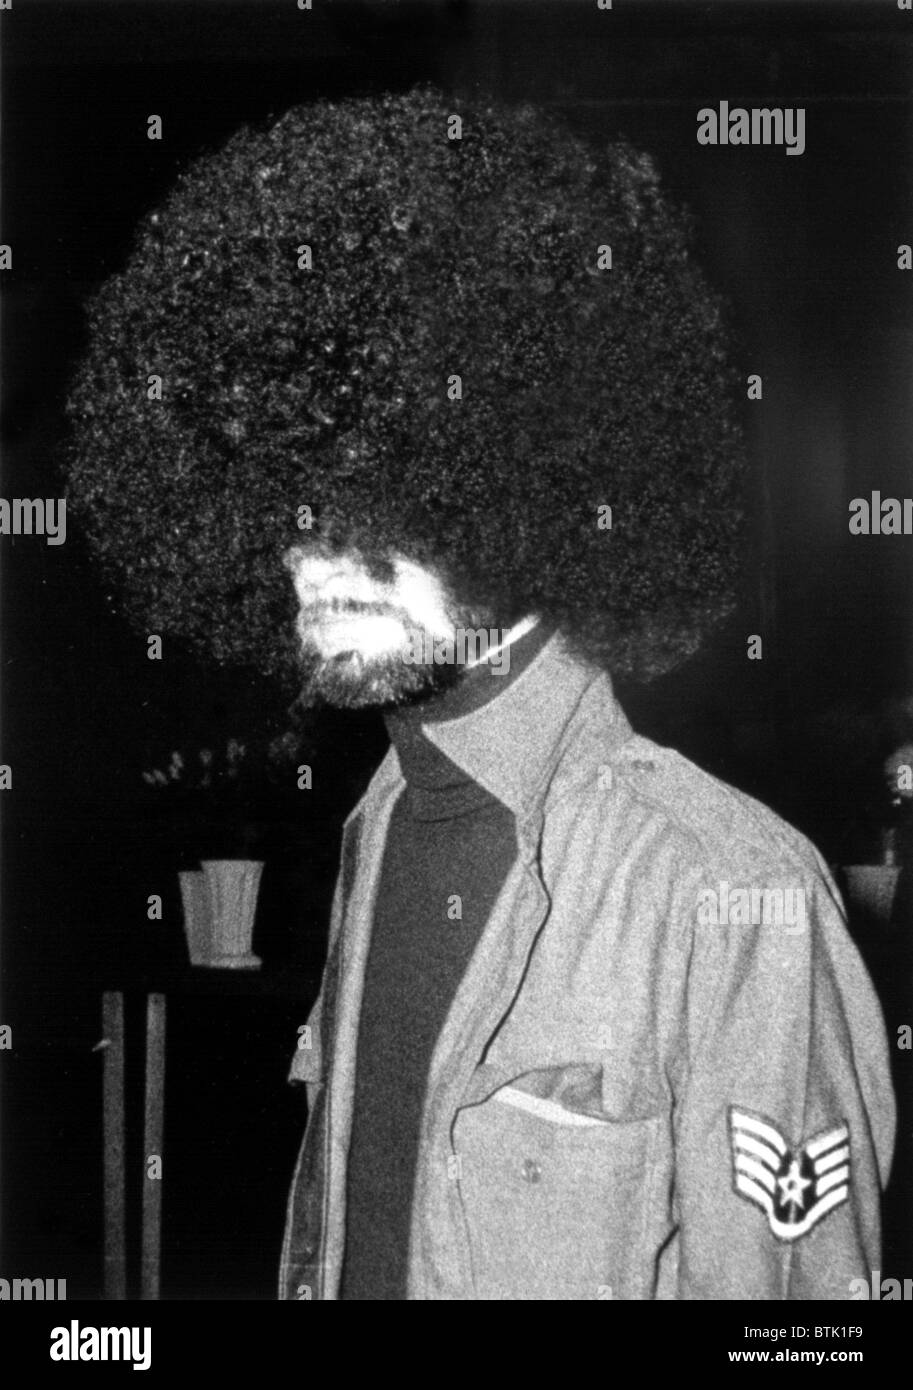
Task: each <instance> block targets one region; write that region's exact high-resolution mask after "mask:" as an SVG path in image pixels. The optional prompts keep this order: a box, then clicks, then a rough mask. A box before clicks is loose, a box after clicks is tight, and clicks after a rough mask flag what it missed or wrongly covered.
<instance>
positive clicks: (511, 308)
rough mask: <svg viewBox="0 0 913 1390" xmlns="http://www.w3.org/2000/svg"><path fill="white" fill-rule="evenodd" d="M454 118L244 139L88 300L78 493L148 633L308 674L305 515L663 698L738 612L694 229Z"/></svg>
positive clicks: (153, 223)
mask: <svg viewBox="0 0 913 1390" xmlns="http://www.w3.org/2000/svg"><path fill="white" fill-rule="evenodd" d="M454 114H457V113H456V112H455V111H454V106H453V104H451V103H448V101H447V100H446V99H445V98H444V97H443V96H442V95H441V94H440V93H438V92H436V91H435V90H433V89H429V88H426V87H423V88H420V89H417V90H414V91H411V92H408V93H404V94H392V95H391V94H387V95H382V96H370V97H359V98H351V99H347V100H340V101H334V102H331V101H316V102H314V103H313V104H310V105H306V106H300V107H296V108H294V109H292V110H290V111H288V112H287V113H286V114H285V115H284V116H282V118H281V119H279V120H278V121H276V122H275V123H274V124H272V125H271V126H270V127H269V128H268V129H243V130H241V131H240V132H238V133H237V134H235V135H234V136H233V137H232V138H231V139H230V140H229V141H228V143H227V144H226V145H225V146H224V148H222V149H221V150H220V151H218V152H217V153H214V154H210V155H207V156H205V157H202V158H198V159H197V160H195V161H194V162H193V163H192V164H191V165H190V166H189V167H188V168H187V170H186V171H185V172H184V173H183V175H182V176H181V177H180V179H179V181H178V182H177V185H176V186H175V188H174V189H173V191H172V192H171V194H170V195H169V196H168V198H167V199H166V201H165V202H164V203H163V205H162V206H161V207H160V208H159V209H157V210H155V211H152V212H151V213H149V214H148V215H147V216H146V217H145V218H144V220H143V221H142V223H141V224H140V226H139V228H138V231H137V234H136V239H135V242H134V245H133V248H132V251H131V254H130V256H129V259H128V261H127V264H126V267H125V268H124V269H123V270H122V271H121V272H120V273H118V274H116V275H114V276H113V277H112V278H111V279H110V280H109V281H108V282H107V283H106V284H105V285H104V286H103V287H102V288H101V289H100V290H99V291H98V292H97V294H96V295H95V297H94V299H93V301H92V303H91V306H90V310H89V327H90V336H89V346H88V349H87V352H86V354H85V356H84V358H83V360H82V361H81V362H80V364H79V366H78V367H77V369H76V371H75V374H74V378H73V381H72V383H71V389H70V392H69V397H68V403H67V410H68V413H69V416H70V419H71V422H72V431H71V442H70V446H69V449H68V455H67V461H66V468H67V473H68V497H69V499H70V502H71V504H72V507H73V510H74V512H76V513H77V514H78V515H79V516H80V517H81V519H82V523H83V526H84V528H85V530H86V532H87V534H88V537H89V540H90V543H91V546H92V548H93V550H94V552H95V553H96V554H97V556H98V557H99V558H100V560H101V562H102V563H103V565H104V567H105V570H106V572H107V574H108V575H109V577H111V578H113V579H114V580H116V581H117V583H118V585H119V588H120V592H121V593H122V594H123V602H124V607H125V610H126V611H127V613H128V614H129V615H130V616H131V617H132V618H133V620H134V621H135V622H136V623H137V624H138V625H140V626H141V627H142V629H143V630H144V631H146V632H153V631H154V632H171V633H173V634H174V635H177V636H180V637H182V638H184V639H185V640H186V641H188V642H189V643H190V644H191V645H192V646H194V647H196V648H197V649H199V650H202V651H205V652H207V653H209V655H210V656H215V658H216V659H217V660H218V661H219V662H221V663H235V662H237V663H248V664H254V665H258V666H259V667H260V668H261V669H263V670H264V671H267V672H269V673H271V674H277V673H282V672H288V671H291V670H292V669H294V668H295V667H296V665H297V656H296V642H295V637H294V627H293V617H294V611H295V604H294V598H293V593H292V588H291V584H290V583H289V578H288V574H287V572H286V570H285V568H284V567H283V565H282V563H281V557H282V555H283V553H284V552H285V551H286V550H287V549H288V548H289V546H290V545H291V544H293V543H294V542H295V541H296V540H298V541H300V540H301V539H302V531H301V530H300V529H299V508H300V507H302V506H304V505H307V506H309V507H310V508H312V512H313V516H314V518H315V521H316V529H318V530H319V531H320V533H321V534H322V535H323V536H325V537H328V538H330V540H331V541H332V542H337V541H338V542H339V543H340V544H343V543H344V544H351V545H353V546H357V547H358V548H359V549H360V550H361V552H362V553H363V554H364V555H366V556H368V557H372V556H374V557H380V556H382V555H384V554H386V553H388V552H389V551H390V550H392V549H395V550H399V551H400V552H402V553H405V554H406V555H408V556H409V557H410V558H411V559H413V560H416V561H417V562H419V563H423V564H431V565H433V566H434V567H435V568H436V569H437V571H438V572H439V573H441V574H442V575H443V576H444V577H445V578H446V579H447V580H448V581H449V582H450V583H451V584H452V585H453V586H454V587H455V590H456V591H457V592H458V593H459V595H460V598H461V600H463V601H464V602H465V603H466V604H467V605H475V606H477V607H478V608H479V609H480V610H481V609H483V608H484V609H486V610H487V611H489V612H497V613H499V614H500V615H502V621H507V620H509V619H512V618H513V617H514V616H516V615H518V614H520V613H522V612H527V611H533V610H534V611H538V612H539V613H541V614H544V615H546V616H547V617H548V618H549V619H550V620H552V621H554V622H555V623H556V624H558V625H559V626H560V627H561V628H562V630H563V631H564V632H565V634H566V635H567V636H568V638H569V639H570V640H571V642H572V643H574V644H575V645H576V646H577V647H578V649H579V650H580V651H581V652H582V653H584V654H585V655H586V656H587V657H588V658H590V659H591V660H593V661H595V662H597V663H598V664H600V665H607V666H609V667H611V668H613V669H617V670H619V671H621V672H624V673H627V674H634V675H636V676H638V677H641V678H650V677H652V676H654V675H657V674H659V673H661V672H664V671H667V670H670V669H671V668H672V667H674V666H675V665H676V664H677V663H679V662H680V661H681V660H682V659H683V658H684V657H686V656H687V655H689V654H690V653H692V652H693V651H695V650H696V648H697V647H698V645H699V643H700V641H701V637H702V635H703V634H704V632H705V631H706V630H707V628H708V627H709V626H710V625H712V624H713V623H714V622H716V621H718V620H719V619H720V617H721V616H722V615H724V614H725V613H726V612H727V611H729V609H730V607H731V604H732V598H731V593H732V589H733V579H734V575H735V572H736V561H737V556H738V553H739V549H740V517H741V512H742V502H741V497H742V481H741V480H742V473H743V467H744V446H743V440H742V436H741V431H740V427H739V423H738V419H737V413H736V409H735V383H734V379H733V375H732V370H731V368H730V366H729V365H728V355H727V345H726V341H725V333H724V331H723V321H722V314H721V304H720V301H719V299H718V297H717V296H716V295H715V294H714V292H712V290H711V289H710V288H709V286H708V284H707V282H706V281H705V279H704V277H703V275H702V274H701V272H700V271H699V269H698V268H697V266H696V265H695V264H694V262H693V260H692V259H691V255H690V250H689V247H690V224H689V219H688V216H687V215H686V213H684V212H683V211H682V210H680V209H678V208H677V207H675V206H673V205H672V204H671V203H670V201H669V200H668V198H667V197H666V196H665V194H664V193H663V191H662V190H661V188H660V186H659V181H658V177H657V173H656V170H655V168H654V165H653V163H652V162H651V160H650V158H649V157H648V156H646V155H645V154H642V153H639V152H637V151H635V150H634V149H632V148H631V147H630V145H628V144H627V143H626V142H624V141H622V142H615V143H612V144H610V145H609V146H608V147H607V148H605V149H602V150H597V149H596V148H591V147H590V144H589V142H587V141H584V140H583V139H581V138H580V137H578V136H576V135H575V134H572V133H571V132H570V131H569V130H568V129H566V128H565V127H564V126H563V125H562V124H561V123H560V122H559V121H557V120H556V119H555V118H554V117H553V116H552V115H550V114H545V113H542V112H537V111H534V110H532V109H529V108H526V107H523V108H519V109H511V108H504V107H502V106H500V105H498V104H496V103H486V102H481V103H480V104H478V105H477V106H475V107H474V108H466V107H462V108H460V110H459V113H458V114H459V115H460V118H461V121H462V132H461V138H458V139H457V138H450V137H451V136H452V135H453V134H454V133H455V128H454V126H453V124H451V125H450V126H449V127H448V120H449V118H451V117H452V115H454ZM303 247H308V248H310V251H309V253H308V252H307V251H305V250H303V249H302V248H303ZM606 247H610V248H611V253H610V259H611V268H608V262H609V255H608V254H607V252H606V251H605V249H602V250H600V248H606ZM309 257H310V268H308V260H309ZM600 267H602V268H600ZM151 376H159V377H161V379H162V399H161V400H158V399H154V397H155V394H156V393H155V391H154V389H153V390H150V388H149V386H148V380H149V378H150V377H151ZM454 376H459V377H460V379H461V384H462V398H461V399H452V398H451V397H453V396H454V395H455V392H454V391H453V390H452V389H448V387H449V386H450V387H452V386H453V382H452V378H453V377H454ZM150 396H151V397H153V398H151V399H150ZM606 505H607V506H609V507H611V509H612V511H611V522H612V524H611V529H602V528H600V526H599V525H598V519H599V511H598V509H599V507H600V506H606ZM302 515H304V514H302ZM606 515H607V514H605V513H604V514H603V519H605V516H606Z"/></svg>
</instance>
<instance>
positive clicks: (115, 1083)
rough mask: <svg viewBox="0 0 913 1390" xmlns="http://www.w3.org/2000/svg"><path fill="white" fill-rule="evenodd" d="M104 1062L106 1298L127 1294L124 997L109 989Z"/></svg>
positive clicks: (103, 1024) (104, 1013) (104, 1006)
mask: <svg viewBox="0 0 913 1390" xmlns="http://www.w3.org/2000/svg"><path fill="white" fill-rule="evenodd" d="M101 1027H102V1038H103V1040H104V1042H105V1044H106V1046H105V1049H104V1063H103V1068H104V1069H103V1080H102V1091H103V1114H104V1205H105V1298H107V1299H125V1298H126V1297H127V1231H126V1219H125V1173H124V996H123V995H122V994H121V993H120V992H119V991H115V990H106V991H105V992H104V993H103V995H102V1001H101Z"/></svg>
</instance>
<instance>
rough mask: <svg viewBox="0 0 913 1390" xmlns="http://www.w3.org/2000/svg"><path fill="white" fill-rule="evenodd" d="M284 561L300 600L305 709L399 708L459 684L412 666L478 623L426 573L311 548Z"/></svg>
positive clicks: (394, 561)
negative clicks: (435, 646) (420, 656)
mask: <svg viewBox="0 0 913 1390" xmlns="http://www.w3.org/2000/svg"><path fill="white" fill-rule="evenodd" d="M285 558H286V565H287V567H288V569H289V571H290V573H291V575H292V580H293V583H294V586H295V593H296V595H297V597H298V619H297V623H296V627H297V632H298V637H299V640H300V643H301V657H302V666H303V668H304V670H305V672H306V676H305V684H304V689H303V691H302V694H301V700H302V703H303V704H306V705H312V704H317V703H324V702H325V703H328V704H332V705H336V706H338V707H341V708H349V709H355V708H359V707H362V706H366V705H390V704H402V703H405V702H408V701H412V700H415V699H417V698H422V697H427V696H429V695H432V694H434V693H436V692H437V691H440V690H443V689H446V688H447V687H448V686H451V685H453V684H454V682H455V681H456V680H458V679H459V676H460V669H459V667H458V666H457V665H456V664H454V663H452V662H451V663H440V662H435V661H423V660H417V659H416V651H417V650H422V649H424V650H429V644H430V643H433V642H434V640H435V639H448V638H453V635H454V632H455V630H456V629H458V628H459V627H461V626H463V627H471V626H479V625H480V622H481V619H480V616H479V615H478V614H473V613H470V612H469V611H468V610H467V609H465V608H464V607H462V606H461V605H460V604H459V603H458V601H457V600H456V599H455V597H454V596H453V595H452V594H451V593H450V592H449V591H448V590H447V588H446V587H445V586H444V584H443V583H442V582H441V580H440V579H439V578H438V577H437V575H435V574H434V573H433V572H432V571H431V570H429V569H426V568H423V567H422V566H421V565H417V564H415V563H414V562H412V561H410V560H407V559H406V558H405V557H404V556H402V555H399V554H396V553H393V554H391V555H390V556H389V559H388V560H387V561H386V563H385V564H384V566H383V568H382V570H381V571H379V570H378V568H377V566H372V567H369V566H368V564H367V563H366V561H365V560H364V559H363V558H362V556H361V555H360V554H359V553H358V551H355V550H342V551H340V550H334V549H331V548H330V547H327V546H325V545H321V543H320V542H317V541H314V542H310V541H307V542H303V543H302V544H301V545H297V546H294V547H293V548H292V549H291V550H290V551H289V552H288V553H287V555H286V557H285Z"/></svg>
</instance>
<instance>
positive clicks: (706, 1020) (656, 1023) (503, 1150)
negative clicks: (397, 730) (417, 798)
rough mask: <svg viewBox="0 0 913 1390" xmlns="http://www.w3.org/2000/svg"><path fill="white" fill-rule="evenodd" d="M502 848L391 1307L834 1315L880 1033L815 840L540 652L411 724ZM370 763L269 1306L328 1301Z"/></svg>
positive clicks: (384, 796) (858, 1260)
mask: <svg viewBox="0 0 913 1390" xmlns="http://www.w3.org/2000/svg"><path fill="white" fill-rule="evenodd" d="M425 733H426V735H427V736H428V737H429V738H430V739H432V740H433V741H434V742H435V743H436V744H437V745H438V747H439V748H440V749H441V750H442V751H443V752H444V753H445V754H446V755H447V756H448V757H449V758H451V759H452V760H453V761H454V762H455V763H457V764H458V765H459V766H461V767H462V768H464V769H465V770H466V771H467V772H468V773H469V774H470V775H471V776H472V777H474V778H475V779H476V780H477V781H478V782H479V783H481V784H482V785H483V786H485V787H486V788H487V789H488V790H489V791H491V792H492V793H493V794H494V795H495V796H497V797H499V798H500V799H501V800H502V801H503V802H504V803H505V804H506V805H507V806H508V807H509V808H510V809H511V810H512V811H513V812H514V815H515V817H516V824H517V837H518V853H517V858H516V861H515V863H514V865H513V867H512V869H511V871H510V873H509V875H508V877H507V879H506V881H505V883H504V885H503V888H502V890H501V892H500V895H499V897H498V899H497V901H496V903H495V906H494V908H493V910H492V913H491V917H490V919H489V921H488V923H487V924H486V927H485V930H484V932H483V933H482V935H481V937H480V939H479V941H478V944H477V947H476V950H475V953H474V955H473V957H472V960H471V963H470V965H469V968H468V971H467V973H466V975H465V977H464V979H463V981H462V983H461V985H460V988H459V990H458V992H457V995H456V997H455V999H454V1001H453V1005H452V1007H451V1009H450V1012H449V1014H448V1016H447V1019H446V1022H445V1025H444V1027H443V1029H442V1032H441V1035H440V1038H439V1040H438V1043H437V1047H436V1049H435V1052H434V1056H433V1059H432V1063H431V1070H430V1075H429V1080H428V1087H427V1094H426V1099H425V1108H424V1116H423V1122H422V1123H423V1127H422V1134H421V1143H420V1152H419V1159H418V1165H417V1171H416V1177H415V1189H414V1200H413V1213H412V1232H411V1247H410V1257H409V1297H410V1298H414V1299H548V1300H551V1299H616V1298H617V1299H654V1298H681V1299H728V1298H735V1299H811V1298H826V1299H848V1298H849V1297H850V1289H849V1285H850V1281H851V1280H852V1279H853V1278H867V1277H868V1272H869V1271H870V1270H871V1269H872V1268H877V1267H878V1266H879V1253H880V1250H879V1245H880V1231H879V1194H880V1188H881V1186H883V1184H884V1183H885V1182H886V1180H887V1175H888V1170H889V1167H890V1160H891V1154H892V1146H893V1137H894V1102H893V1093H892V1089H891V1083H890V1079H889V1068H888V1058H887V1048H886V1042H885V1035H884V1026H883V1022H882V1018H881V1014H880V1010H879V1007H878V1003H877V1001H876V998H875V995H874V992H873V990H872V986H871V984H870V981H869V979H868V976H867V974H866V972H865V970H864V968H863V966H862V963H861V961H860V959H859V956H858V954H857V951H856V949H855V947H854V946H853V944H852V942H851V940H850V938H849V936H848V934H847V931H846V927H845V922H844V915H843V910H842V906H841V902H840V897H839V894H838V891H837V889H836V887H835V885H834V883H833V881H832V879H831V877H830V874H829V872H828V870H827V867H826V865H825V864H824V863H823V861H822V859H821V857H820V855H819V854H818V853H817V851H816V850H815V849H814V848H813V847H812V845H810V844H809V842H808V841H807V840H805V839H804V838H803V837H802V836H801V835H799V834H798V833H797V832H796V831H795V830H793V829H791V828H790V827H789V826H788V825H786V824H785V823H784V822H783V821H781V820H779V819H778V818H777V817H776V816H775V815H774V814H773V813H772V812H771V811H769V810H767V809H766V808H765V807H764V806H762V805H760V804H759V803H758V802H756V801H754V800H752V799H751V798H749V797H747V796H745V795H743V794H742V793H740V792H737V791H735V790H733V789H732V788H730V787H727V786H725V785H724V784H723V783H721V782H719V781H717V780H716V779H715V778H713V777H710V776H708V775H707V774H706V773H704V772H702V771H700V770H699V769H698V768H697V767H695V766H694V765H693V764H691V763H689V762H688V761H687V760H686V759H684V758H682V757H681V756H680V755H678V754H677V753H675V752H673V751H671V750H669V749H666V748H662V747H660V746H658V745H657V744H655V743H652V742H649V741H648V740H646V739H643V738H641V737H639V736H637V735H635V734H634V733H633V732H632V730H631V727H630V725H629V724H628V722H627V720H626V718H625V716H624V714H623V713H622V711H621V709H620V708H619V706H618V704H617V702H616V701H615V698H614V695H613V692H612V687H611V682H610V681H609V679H608V677H607V676H605V675H604V674H602V673H597V672H594V671H593V670H592V669H590V668H589V667H587V666H586V665H584V664H583V663H581V662H579V661H577V660H576V659H574V658H572V657H571V656H570V655H569V654H568V653H567V651H566V650H565V648H564V646H563V643H562V642H561V639H560V638H558V637H555V638H552V639H551V641H550V642H548V643H547V644H546V646H545V647H544V648H543V650H542V651H541V652H540V653H539V655H538V656H537V658H536V659H535V660H534V661H533V662H532V663H531V665H530V666H529V667H528V668H527V670H526V671H524V672H523V673H522V674H521V675H520V676H519V677H518V679H517V680H516V681H515V682H514V683H513V684H512V685H510V686H509V687H507V688H506V689H505V691H504V692H503V694H502V695H500V696H499V697H498V698H497V699H496V700H495V701H493V702H492V703H491V704H489V705H488V706H486V707H484V708H483V709H481V710H479V711H476V712H474V713H471V714H469V715H466V716H464V717H462V718H460V719H456V720H451V721H448V722H442V723H432V724H429V725H427V726H425ZM403 786H404V780H403V777H402V775H401V772H400V769H399V764H398V760H397V756H396V752H395V750H394V749H392V748H391V750H390V752H389V753H388V755H387V757H386V758H385V760H384V762H383V763H382V764H381V766H380V768H379V769H378V771H377V773H376V775H375V777H374V779H373V781H372V782H371V785H370V787H369V788H368V790H367V792H366V794H365V796H364V797H363V799H362V800H361V802H360V803H359V805H358V806H357V807H356V808H355V810H354V811H353V812H352V814H351V816H350V817H349V819H348V821H347V822H346V827H345V832H344V838H343V850H342V866H341V872H340V877H339V881H338V884H337V889H336V896H335V901H334V908H333V917H332V923H331V931H330V948H329V955H328V960H327V965H326V969H325V973H324V979H323V985H322V988H321V994H320V998H319V1000H318V1003H317V1005H316V1007H315V1009H314V1011H313V1013H312V1015H311V1019H310V1022H309V1026H308V1030H307V1031H306V1032H304V1033H303V1034H302V1037H301V1039H300V1041H299V1049H298V1051H297V1052H296V1054H295V1058H294V1062H293V1066H292V1078H294V1079H296V1080H299V1081H304V1082H306V1083H307V1089H308V1099H309V1105H310V1115H309V1121H308V1125H307V1130H306V1133H305V1137H304V1142H303V1145H302V1149H301V1154H300V1156H299V1160H298V1165H297V1168H296V1172H295V1177H294V1181H293V1185H292V1191H291V1195H290V1198H289V1207H288V1217H287V1226H286V1234H285V1240H284V1245H283V1252H282V1267H281V1276H280V1296H281V1297H284V1298H292V1299H295V1298H298V1299H308V1298H315V1299H316V1298H321V1299H323V1298H328V1299H332V1298H335V1297H337V1291H338V1287H339V1280H340V1273H341V1267H342V1258H343V1251H344V1237H345V1220H346V1212H345V1193H346V1156H347V1149H348V1143H349V1135H350V1131H351V1122H352V1098H353V1090H354V1077H355V1054H356V1043H357V1036H358V1020H359V1009H360V1000H361V993H362V988H363V980H364V971H365V962H366V957H367V951H368V943H369V938H370V932H371V921H372V903H373V897H374V894H375V891H376V887H377V881H378V876H379V870H380V864H381V858H382V853H383V847H384V840H385V836H386V832H387V826H388V824H389V820H390V814H391V811H392V809H393V805H394V802H395V801H396V798H397V797H398V795H399V793H400V791H401V790H402V788H403Z"/></svg>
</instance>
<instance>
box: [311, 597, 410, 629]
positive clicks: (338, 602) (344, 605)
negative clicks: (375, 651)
mask: <svg viewBox="0 0 913 1390" xmlns="http://www.w3.org/2000/svg"><path fill="white" fill-rule="evenodd" d="M342 614H347V615H349V616H350V617H368V618H377V617H383V618H399V619H400V621H401V622H403V623H409V622H411V621H412V619H411V617H410V615H409V614H408V613H407V612H406V610H405V609H403V608H400V607H399V606H398V605H396V604H394V603H370V602H368V601H367V600H366V599H355V598H330V599H322V598H314V599H309V600H308V601H307V602H305V603H302V604H301V605H300V606H299V609H298V625H299V626H307V625H308V624H310V623H314V622H319V621H320V620H321V619H322V618H326V617H328V616H329V617H332V616H334V615H342Z"/></svg>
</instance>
